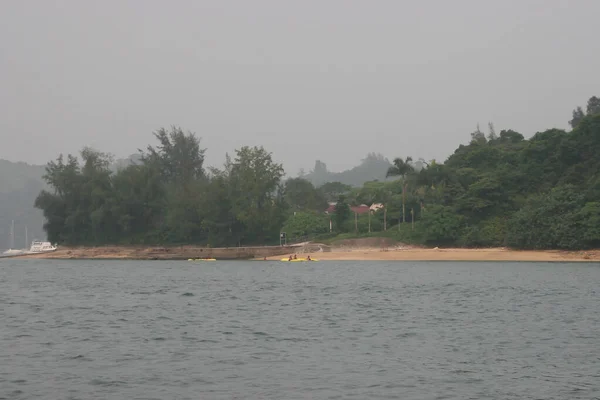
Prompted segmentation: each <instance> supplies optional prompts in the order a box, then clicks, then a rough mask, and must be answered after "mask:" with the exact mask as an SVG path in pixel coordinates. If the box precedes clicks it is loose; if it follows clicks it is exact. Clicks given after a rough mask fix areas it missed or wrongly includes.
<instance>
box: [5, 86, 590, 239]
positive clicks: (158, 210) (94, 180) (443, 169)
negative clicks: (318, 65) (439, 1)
mask: <svg viewBox="0 0 600 400" xmlns="http://www.w3.org/2000/svg"><path fill="white" fill-rule="evenodd" d="M571 125H572V126H573V129H572V130H571V131H570V132H566V131H564V130H560V129H549V130H547V131H544V132H538V133H536V134H535V135H533V136H532V137H531V138H530V139H529V140H525V139H524V137H523V135H521V134H520V133H518V132H515V131H512V130H502V131H500V133H499V134H497V133H496V131H495V128H494V126H493V124H491V123H490V124H489V133H488V134H487V136H486V135H485V134H484V133H483V132H481V130H480V129H479V127H477V130H476V131H475V132H473V133H472V134H471V141H470V143H469V144H468V145H460V146H459V147H458V148H457V149H456V150H455V152H454V153H453V154H452V155H451V156H450V157H448V159H447V160H446V162H444V163H438V162H436V161H435V160H431V161H429V162H427V161H425V160H419V161H417V162H413V160H412V159H411V158H410V157H407V158H405V159H402V158H395V159H394V162H393V164H390V163H389V162H388V161H387V160H386V159H384V158H383V157H382V156H379V155H374V154H373V155H369V156H368V157H367V159H366V160H364V161H363V164H362V165H361V166H360V167H357V168H355V169H353V170H351V171H354V172H352V173H353V174H354V175H353V177H354V178H352V180H350V179H346V178H344V179H342V178H343V177H347V174H346V175H344V174H345V173H342V174H332V173H330V172H328V171H327V167H326V166H325V164H324V163H322V162H320V161H317V163H316V165H315V170H314V171H313V172H311V174H308V175H305V176H304V177H303V178H294V179H289V180H287V181H286V182H282V181H281V180H282V177H283V176H284V171H283V168H282V166H281V165H280V164H277V163H275V162H274V161H273V160H272V157H271V154H270V153H268V152H267V151H266V150H265V149H264V148H262V147H242V148H241V149H238V150H236V153H235V156H234V157H233V159H232V158H230V157H229V156H227V157H226V162H225V165H224V167H223V168H222V169H214V168H213V169H209V170H208V171H207V170H205V168H204V165H203V164H204V153H205V150H204V149H202V148H201V147H200V139H199V138H196V136H195V135H193V134H191V133H184V132H183V131H182V130H181V129H180V128H176V127H173V128H171V129H170V130H169V131H167V130H165V129H161V130H159V131H157V132H156V133H155V134H154V136H155V138H156V139H157V141H158V145H157V146H156V147H152V146H148V147H147V150H146V151H144V152H140V155H139V156H138V158H133V157H132V158H130V162H122V163H121V164H120V167H119V168H117V169H116V170H115V167H114V165H115V164H114V162H113V161H112V159H111V157H110V156H109V155H107V154H103V153H100V152H97V151H94V150H92V149H88V148H86V149H84V150H83V151H82V152H81V157H80V159H78V158H76V157H73V156H70V155H69V156H68V157H66V158H64V157H63V156H60V157H59V158H58V159H57V160H56V161H52V162H50V163H48V165H47V166H46V173H45V175H44V180H45V182H46V184H47V187H46V188H44V189H43V190H42V191H41V192H39V195H38V197H37V199H36V200H35V206H36V207H37V208H39V209H40V210H41V211H42V212H43V216H44V218H45V221H46V222H45V224H44V229H45V231H46V232H47V235H48V238H49V239H50V240H51V241H53V242H58V243H65V244H108V243H127V244H132V243H140V244H141V243H147V244H155V243H156V244H158V243H162V244H176V243H197V244H210V245H211V246H232V245H240V244H242V243H243V244H248V245H249V244H266V243H278V241H279V239H278V237H279V232H280V231H281V230H282V229H283V230H284V231H285V232H287V233H288V235H289V236H306V235H318V236H320V237H324V238H325V237H330V236H331V234H330V233H329V216H328V215H326V214H324V213H323V211H324V210H325V209H326V208H327V205H328V204H327V202H333V201H337V203H336V206H335V212H334V213H333V215H332V216H331V217H332V219H333V222H334V229H335V233H336V234H340V233H347V234H348V235H389V236H391V237H394V238H395V239H398V240H400V241H406V242H411V243H422V244H426V245H430V246H434V245H435V246H468V247H487V246H505V245H508V246H511V247H515V248H523V249H551V248H556V249H581V248H591V247H599V246H600V157H598V154H600V100H599V99H598V98H597V97H592V98H590V100H589V101H588V104H587V107H586V112H585V113H584V112H583V109H582V108H581V107H580V108H577V109H576V110H575V112H574V114H573V120H572V121H571ZM375 169H377V171H375ZM360 171H362V172H360ZM359 172H360V173H359ZM367 175H368V176H370V178H369V177H368V176H367ZM317 177H318V179H317ZM356 177H360V183H359V184H357V183H356V182H358V178H356ZM386 177H394V178H396V180H386V179H385V178H386ZM355 178H356V179H357V180H354V179H355ZM378 179H379V180H378ZM360 184H362V186H361V187H357V186H358V185H360ZM314 185H321V186H319V187H318V188H315V186H314ZM353 186H354V187H353ZM31 187H35V186H31ZM5 198H10V197H9V196H7V197H5ZM14 199H15V201H17V200H16V199H18V197H17V196H15V197H14ZM360 204H366V205H368V206H370V205H373V204H378V207H381V208H380V209H379V210H378V211H377V212H375V213H366V214H364V215H360V216H358V218H356V219H355V215H354V213H353V212H352V211H351V209H350V205H352V206H355V205H360ZM4 222H5V224H6V226H8V225H9V223H10V221H4ZM393 225H396V226H393ZM392 226H393V228H394V229H391V228H392Z"/></svg>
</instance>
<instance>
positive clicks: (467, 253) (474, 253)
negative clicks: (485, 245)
mask: <svg viewBox="0 0 600 400" xmlns="http://www.w3.org/2000/svg"><path fill="white" fill-rule="evenodd" d="M306 255H307V254H302V255H301V257H305V256H306ZM299 256H300V255H299ZM310 256H311V257H312V258H314V259H317V260H324V261H325V260H356V261H394V260H399V261H400V260H404V261H541V262H549V261H555V262H561V261H562V262H570V261H587V262H593V261H596V262H600V251H598V250H593V251H574V252H568V251H559V250H545V251H518V250H510V249H505V248H492V249H427V248H406V249H388V250H387V251H384V250H382V249H381V248H366V247H365V248H352V249H343V250H338V249H335V248H334V249H332V251H331V252H315V253H311V254H310ZM281 258H282V257H281V256H274V257H267V259H268V260H280V259H281Z"/></svg>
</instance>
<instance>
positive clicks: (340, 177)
mask: <svg viewBox="0 0 600 400" xmlns="http://www.w3.org/2000/svg"><path fill="white" fill-rule="evenodd" d="M391 165H392V164H391V163H390V161H389V160H388V159H387V158H385V157H384V156H383V155H381V154H377V153H369V154H367V157H366V158H365V159H363V160H362V162H361V163H360V165H357V166H356V167H354V168H352V169H348V170H346V171H342V172H331V171H328V170H327V165H325V163H324V162H322V161H320V160H317V161H316V162H315V167H314V169H313V170H312V171H310V172H309V173H308V174H303V175H302V174H301V175H300V177H301V178H304V179H306V180H308V181H309V182H311V183H312V184H313V185H315V186H321V185H322V184H324V183H327V182H341V183H343V184H345V185H351V186H362V184H363V183H365V182H368V181H373V180H376V179H377V180H385V174H386V173H387V170H388V168H389V167H390V166H391Z"/></svg>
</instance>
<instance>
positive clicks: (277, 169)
mask: <svg viewBox="0 0 600 400" xmlns="http://www.w3.org/2000/svg"><path fill="white" fill-rule="evenodd" d="M154 135H155V137H156V138H157V139H158V141H159V146H157V147H156V148H154V147H152V146H148V149H147V152H142V154H141V158H140V160H141V162H140V163H139V164H130V165H129V166H127V167H125V168H122V169H119V170H118V171H117V172H113V171H112V170H111V168H110V165H111V162H112V160H111V158H110V157H109V156H108V155H107V154H103V153H99V152H96V151H94V150H92V149H89V148H85V149H84V150H83V151H82V152H81V162H80V160H79V159H77V158H76V157H73V156H71V155H69V156H68V157H67V160H66V161H65V159H64V158H63V156H62V155H61V156H60V157H59V158H58V159H57V160H56V161H52V162H50V163H48V165H47V167H46V174H45V175H44V179H45V180H46V182H47V183H48V185H49V187H50V190H43V191H42V192H40V194H39V195H38V197H37V199H36V201H35V206H36V207H37V208H39V209H41V210H42V211H43V214H44V217H45V219H46V223H45V225H44V229H45V230H46V233H47V236H48V239H49V240H50V241H52V242H56V243H62V244H71V245H78V244H109V243H110V244H113V243H124V244H135V243H147V244H155V243H161V244H178V243H195V244H203V243H207V244H210V245H235V244H239V243H241V242H242V241H243V242H244V243H247V244H251V243H267V242H272V241H274V240H275V239H276V238H277V237H278V235H279V230H280V227H281V225H282V224H283V221H284V219H285V215H286V213H287V208H288V206H287V204H286V203H285V201H284V199H283V189H282V187H281V178H282V176H283V168H282V166H281V165H280V164H277V163H275V162H273V160H272V158H271V154H270V153H268V152H267V151H266V150H265V149H263V148H262V147H242V148H241V149H239V150H236V157H235V159H234V160H233V161H231V160H230V159H229V158H228V159H227V163H226V165H225V168H224V169H223V170H217V169H213V170H212V171H211V172H212V174H210V175H209V174H207V173H206V172H205V170H204V168H203V162H204V149H201V148H200V140H199V139H198V138H196V137H195V135H194V134H192V133H187V134H185V133H183V131H182V130H181V129H179V128H172V130H171V131H170V132H167V131H166V130H164V129H161V130H159V131H158V132H157V133H155V134H154Z"/></svg>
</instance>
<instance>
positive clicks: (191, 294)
mask: <svg viewBox="0 0 600 400" xmlns="http://www.w3.org/2000/svg"><path fill="white" fill-rule="evenodd" d="M182 296H185V297H191V296H194V293H190V292H185V293H184V294H182Z"/></svg>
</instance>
